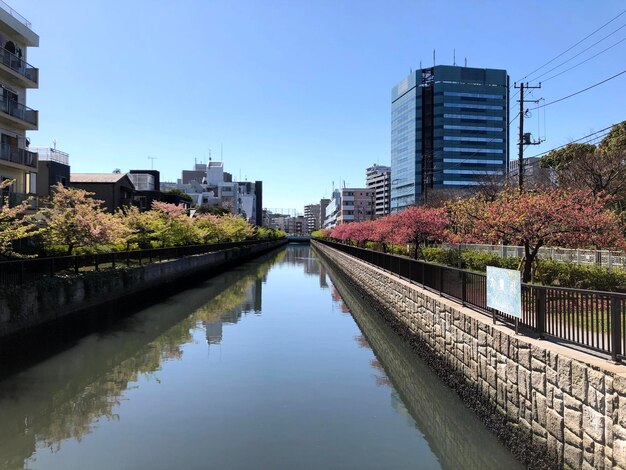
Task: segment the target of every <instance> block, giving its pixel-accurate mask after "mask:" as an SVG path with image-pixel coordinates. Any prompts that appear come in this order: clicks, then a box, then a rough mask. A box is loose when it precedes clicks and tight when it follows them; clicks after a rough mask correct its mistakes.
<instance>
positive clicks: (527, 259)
mask: <svg viewBox="0 0 626 470" xmlns="http://www.w3.org/2000/svg"><path fill="white" fill-rule="evenodd" d="M539 248H541V244H537V246H535V247H534V248H533V249H532V251H531V249H530V243H528V242H524V271H523V272H522V282H530V280H531V279H532V272H533V263H534V262H535V258H536V257H537V253H538V252H539Z"/></svg>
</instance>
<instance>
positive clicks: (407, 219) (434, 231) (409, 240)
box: [388, 206, 448, 259]
mask: <svg viewBox="0 0 626 470" xmlns="http://www.w3.org/2000/svg"><path fill="white" fill-rule="evenodd" d="M389 217H390V219H391V220H390V221H388V223H390V224H391V226H392V227H393V228H392V229H391V237H390V241H391V242H392V243H394V244H397V245H403V244H411V245H412V247H413V256H414V257H415V259H417V257H418V254H419V252H420V250H421V246H422V245H423V244H424V243H425V242H429V241H430V242H435V241H441V240H443V238H444V236H445V230H446V226H447V225H448V217H447V215H446V211H445V209H443V208H430V207H425V206H411V207H407V208H406V209H405V210H403V211H402V212H398V213H396V214H392V215H391V216H389Z"/></svg>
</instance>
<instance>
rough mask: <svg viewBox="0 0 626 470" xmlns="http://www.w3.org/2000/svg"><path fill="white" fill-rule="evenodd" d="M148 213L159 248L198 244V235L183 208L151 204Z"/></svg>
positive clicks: (161, 203)
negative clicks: (149, 213)
mask: <svg viewBox="0 0 626 470" xmlns="http://www.w3.org/2000/svg"><path fill="white" fill-rule="evenodd" d="M149 212H151V217H153V219H152V224H153V225H152V227H153V231H154V236H155V239H156V240H158V241H159V242H160V244H161V246H176V245H193V244H194V243H198V242H199V238H200V236H199V233H198V231H197V229H196V227H195V226H194V224H193V221H192V219H191V217H189V216H188V215H187V211H186V210H185V208H184V207H182V206H177V205H175V204H168V203H165V202H153V203H152V209H151V210H150V211H149Z"/></svg>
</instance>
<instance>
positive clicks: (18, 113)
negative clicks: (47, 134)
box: [0, 2, 39, 204]
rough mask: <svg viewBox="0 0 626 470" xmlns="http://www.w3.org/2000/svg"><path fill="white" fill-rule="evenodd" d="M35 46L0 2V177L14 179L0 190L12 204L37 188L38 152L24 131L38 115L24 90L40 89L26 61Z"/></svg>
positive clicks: (25, 26) (27, 28)
mask: <svg viewBox="0 0 626 470" xmlns="http://www.w3.org/2000/svg"><path fill="white" fill-rule="evenodd" d="M38 46H39V36H38V35H37V34H35V33H34V32H33V30H32V29H31V24H30V23H29V22H28V20H26V19H25V18H23V17H22V16H21V15H19V14H18V13H17V12H15V11H14V10H13V9H11V8H10V7H9V6H8V5H6V4H5V3H4V2H0V87H1V88H2V101H1V102H0V178H1V179H2V181H4V180H7V179H10V180H14V183H13V184H11V186H9V187H8V188H6V189H4V191H3V195H4V196H9V202H10V203H11V204H16V203H19V202H21V201H22V200H24V199H25V198H27V197H28V195H29V194H35V193H36V189H37V183H36V174H37V153H35V152H32V151H30V150H29V149H28V144H29V140H28V138H27V137H26V132H27V131H35V130H37V128H38V126H39V116H38V112H37V111H35V110H33V109H31V108H29V107H28V106H26V91H27V90H28V89H31V88H38V86H39V70H38V69H36V68H35V67H33V66H31V65H30V64H29V63H28V62H27V55H28V48H29V47H38ZM2 199H4V198H2Z"/></svg>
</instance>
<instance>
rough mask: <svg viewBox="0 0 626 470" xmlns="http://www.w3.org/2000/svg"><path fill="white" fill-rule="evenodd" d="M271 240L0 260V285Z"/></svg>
mask: <svg viewBox="0 0 626 470" xmlns="http://www.w3.org/2000/svg"><path fill="white" fill-rule="evenodd" d="M269 241H272V240H246V241H242V242H230V243H212V244H207V245H188V246H175V247H168V248H153V249H147V250H131V251H118V252H111V253H94V254H89V255H73V256H55V257H48V258H29V259H21V260H9V261H0V286H15V285H23V284H25V283H31V282H34V281H37V280H39V279H42V278H44V277H50V276H58V275H68V274H80V273H84V272H90V271H101V270H105V269H117V268H121V267H124V266H126V267H131V266H142V265H145V264H151V263H160V262H163V261H167V260H173V259H179V258H184V257H186V256H193V255H201V254H206V253H213V252H216V251H221V250H227V249H230V248H239V247H246V246H250V245H258V244H260V243H267V242H269Z"/></svg>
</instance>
